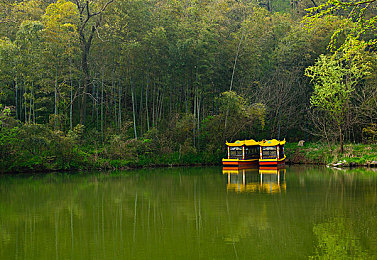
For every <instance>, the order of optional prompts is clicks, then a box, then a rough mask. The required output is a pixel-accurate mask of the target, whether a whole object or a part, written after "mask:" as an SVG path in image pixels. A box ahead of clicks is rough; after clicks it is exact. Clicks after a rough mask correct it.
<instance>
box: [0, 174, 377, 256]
mask: <svg viewBox="0 0 377 260" xmlns="http://www.w3.org/2000/svg"><path fill="white" fill-rule="evenodd" d="M313 257H314V258H317V257H319V258H328V259H334V258H339V259H347V258H351V259H354V258H357V259H376V258H377V172H375V171H372V170H365V169H355V170H346V171H342V170H332V169H327V168H318V167H287V168H286V169H285V170H280V171H258V170H247V171H239V172H236V171H223V169H222V168H220V167H210V168H172V169H152V170H151V169H148V170H137V171H124V172H112V173H110V172H107V173H99V172H93V173H90V174H82V173H81V174H72V173H70V174H62V173H51V174H47V175H45V174H44V175H22V176H0V259H190V258H191V259H251V258H253V259H307V258H313Z"/></svg>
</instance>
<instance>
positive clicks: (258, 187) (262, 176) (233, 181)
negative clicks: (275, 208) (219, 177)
mask: <svg viewBox="0 0 377 260" xmlns="http://www.w3.org/2000/svg"><path fill="white" fill-rule="evenodd" d="M223 174H226V175H228V184H227V191H234V192H254V193H270V194H272V193H281V192H286V190H287V185H286V183H285V168H282V169H280V168H277V167H266V168H259V169H258V168H243V169H242V168H239V167H224V168H223Z"/></svg>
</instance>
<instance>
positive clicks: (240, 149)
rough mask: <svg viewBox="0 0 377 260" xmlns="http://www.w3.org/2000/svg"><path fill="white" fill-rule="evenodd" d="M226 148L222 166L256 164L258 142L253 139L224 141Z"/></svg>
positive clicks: (257, 160) (257, 159)
mask: <svg viewBox="0 0 377 260" xmlns="http://www.w3.org/2000/svg"><path fill="white" fill-rule="evenodd" d="M226 145H227V147H228V148H227V149H228V156H227V158H225V159H223V166H224V167H231V166H233V167H246V166H253V165H255V166H258V162H259V151H260V148H259V143H258V142H257V141H255V140H252V139H250V140H242V141H240V140H237V141H235V142H234V143H228V142H226Z"/></svg>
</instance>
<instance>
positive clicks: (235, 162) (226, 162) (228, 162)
mask: <svg viewBox="0 0 377 260" xmlns="http://www.w3.org/2000/svg"><path fill="white" fill-rule="evenodd" d="M254 165H255V166H257V165H258V159H252V160H239V159H223V166H224V167H229V166H232V167H245V166H254Z"/></svg>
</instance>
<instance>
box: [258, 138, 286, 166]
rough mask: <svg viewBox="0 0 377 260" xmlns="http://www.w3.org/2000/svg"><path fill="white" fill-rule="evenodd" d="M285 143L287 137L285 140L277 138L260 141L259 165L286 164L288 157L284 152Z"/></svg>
mask: <svg viewBox="0 0 377 260" xmlns="http://www.w3.org/2000/svg"><path fill="white" fill-rule="evenodd" d="M284 144H285V139H284V140H283V141H279V140H276V139H272V140H263V141H260V142H259V146H260V158H259V166H260V167H261V166H262V167H263V166H275V167H278V166H281V165H284V164H285V158H286V156H285V153H284Z"/></svg>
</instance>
